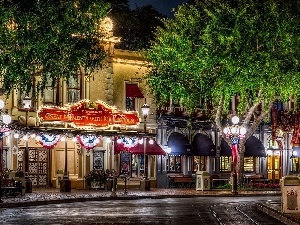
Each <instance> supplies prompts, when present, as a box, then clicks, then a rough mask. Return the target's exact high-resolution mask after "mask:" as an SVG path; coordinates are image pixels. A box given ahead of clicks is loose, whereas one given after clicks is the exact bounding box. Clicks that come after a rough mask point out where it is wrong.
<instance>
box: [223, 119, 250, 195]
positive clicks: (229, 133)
mask: <svg viewBox="0 0 300 225" xmlns="http://www.w3.org/2000/svg"><path fill="white" fill-rule="evenodd" d="M231 121H232V125H231V126H227V127H225V128H224V130H223V132H224V134H225V135H226V138H230V140H231V153H232V162H233V165H232V172H231V178H232V180H231V181H232V194H237V193H238V192H237V173H236V166H237V155H238V144H239V141H240V139H242V138H244V137H245V134H246V128H245V127H241V126H239V125H238V123H239V121H240V119H239V117H237V116H234V117H232V119H231Z"/></svg>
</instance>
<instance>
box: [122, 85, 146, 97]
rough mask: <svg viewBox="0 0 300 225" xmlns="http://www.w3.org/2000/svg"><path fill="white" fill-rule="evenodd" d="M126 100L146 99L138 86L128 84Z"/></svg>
mask: <svg viewBox="0 0 300 225" xmlns="http://www.w3.org/2000/svg"><path fill="white" fill-rule="evenodd" d="M126 98H144V95H143V93H142V92H141V90H140V89H139V87H138V86H137V84H126Z"/></svg>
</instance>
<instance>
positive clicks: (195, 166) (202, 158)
mask: <svg viewBox="0 0 300 225" xmlns="http://www.w3.org/2000/svg"><path fill="white" fill-rule="evenodd" d="M199 158H200V161H199ZM199 162H200V165H199V170H200V171H205V167H206V166H205V164H206V163H205V162H206V157H205V156H195V157H194V160H193V172H197V171H198V163H199Z"/></svg>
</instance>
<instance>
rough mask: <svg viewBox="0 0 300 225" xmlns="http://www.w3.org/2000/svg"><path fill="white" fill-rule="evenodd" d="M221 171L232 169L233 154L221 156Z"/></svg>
mask: <svg viewBox="0 0 300 225" xmlns="http://www.w3.org/2000/svg"><path fill="white" fill-rule="evenodd" d="M220 171H223V172H226V171H231V156H230V157H228V156H221V157H220Z"/></svg>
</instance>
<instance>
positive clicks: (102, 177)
mask: <svg viewBox="0 0 300 225" xmlns="http://www.w3.org/2000/svg"><path fill="white" fill-rule="evenodd" d="M108 175H109V174H108V173H107V172H106V171H104V170H95V169H94V170H92V171H90V172H89V173H88V174H87V175H86V176H85V180H86V182H87V185H88V186H90V187H91V189H104V187H105V184H106V180H107V178H108Z"/></svg>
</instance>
